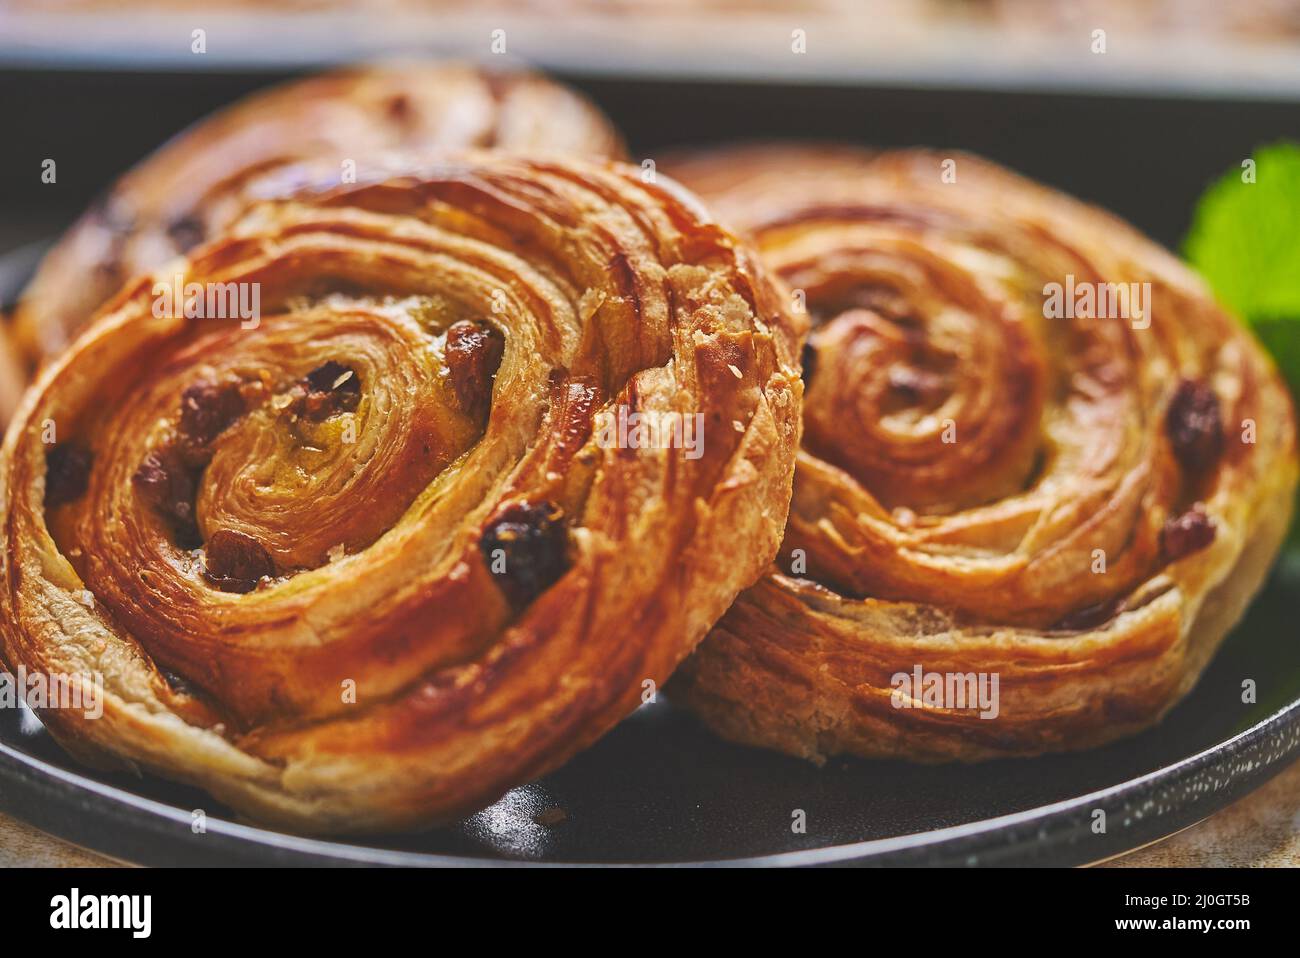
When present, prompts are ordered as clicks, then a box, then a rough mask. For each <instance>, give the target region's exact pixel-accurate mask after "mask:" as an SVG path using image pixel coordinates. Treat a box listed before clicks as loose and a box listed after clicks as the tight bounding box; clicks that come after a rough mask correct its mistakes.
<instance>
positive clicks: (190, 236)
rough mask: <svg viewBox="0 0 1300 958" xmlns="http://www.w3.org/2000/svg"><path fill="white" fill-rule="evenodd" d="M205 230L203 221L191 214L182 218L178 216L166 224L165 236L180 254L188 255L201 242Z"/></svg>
mask: <svg viewBox="0 0 1300 958" xmlns="http://www.w3.org/2000/svg"><path fill="white" fill-rule="evenodd" d="M206 233H207V230H206V229H205V228H204V226H203V220H201V219H200V218H199V217H198V216H196V215H194V214H193V213H188V214H186V215H184V216H178V217H176V218H175V219H173V220H172V221H171V222H170V223H168V224H167V236H168V238H169V239H170V240H171V241H172V245H174V246H175V247H176V249H177V250H179V251H180V252H182V253H188V252H189V251H190V250H191V249H193V248H194V247H195V246H198V245H199V244H200V243H202V242H203V237H204V236H205V235H206Z"/></svg>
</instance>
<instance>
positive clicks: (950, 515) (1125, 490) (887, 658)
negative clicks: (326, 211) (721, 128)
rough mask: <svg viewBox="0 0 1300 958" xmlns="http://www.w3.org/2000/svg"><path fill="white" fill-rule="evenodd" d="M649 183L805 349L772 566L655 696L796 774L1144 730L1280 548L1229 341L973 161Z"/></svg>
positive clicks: (898, 157) (1263, 423)
mask: <svg viewBox="0 0 1300 958" xmlns="http://www.w3.org/2000/svg"><path fill="white" fill-rule="evenodd" d="M664 168H665V169H667V170H669V171H670V172H672V173H673V174H674V175H675V176H677V177H678V178H679V179H681V181H682V182H684V183H686V184H687V185H689V186H691V187H693V188H695V189H696V190H697V191H698V192H699V194H700V195H701V196H702V197H703V198H704V199H705V201H706V202H708V203H709V204H710V205H711V207H712V208H713V210H714V212H715V213H716V214H717V215H718V216H719V217H720V218H722V219H723V220H724V221H727V222H731V223H733V224H734V225H735V226H736V227H737V228H738V229H740V230H742V231H747V232H748V233H750V234H752V236H753V237H754V239H755V241H756V243H757V244H758V246H759V248H760V251H761V255H762V256H763V258H764V260H765V262H766V263H767V265H768V266H769V267H770V268H771V269H772V270H773V271H775V272H776V273H778V274H779V275H780V276H781V277H782V278H783V279H784V280H786V282H787V283H788V284H789V285H790V287H791V288H792V289H793V291H794V293H793V295H794V296H795V297H796V298H797V299H799V300H800V301H802V302H805V303H806V308H807V311H808V313H809V315H810V317H811V323H812V330H811V333H810V337H809V342H808V345H807V348H806V351H805V354H804V363H803V367H804V376H805V379H806V381H807V391H806V394H805V402H804V407H803V417H804V435H803V443H802V448H801V450H800V454H799V462H798V467H797V472H796V478H795V491H794V500H793V504H792V506H791V513H790V520H789V526H788V528H787V530H786V536H785V541H784V544H783V546H782V549H781V556H780V558H779V559H778V562H777V564H776V565H775V566H774V567H773V569H772V570H771V572H770V573H769V574H768V575H767V576H766V577H764V579H763V580H761V582H760V583H759V584H758V585H757V586H755V587H754V588H753V589H751V590H749V591H748V592H746V593H745V594H744V595H742V596H741V598H740V599H739V600H738V601H737V602H736V604H735V606H734V607H733V608H732V609H731V610H730V612H729V613H728V614H727V616H726V617H725V618H724V619H723V620H722V621H721V622H720V623H719V625H718V626H717V628H715V629H714V630H713V632H712V633H711V635H710V637H709V638H708V639H707V640H706V641H705V643H703V645H702V646H701V648H700V650H699V651H698V652H697V653H696V654H695V655H694V656H693V657H692V658H691V659H690V660H688V662H687V663H686V664H685V665H684V667H683V669H682V672H681V677H680V679H678V680H675V689H676V691H677V693H678V694H679V695H680V696H681V697H682V698H683V699H684V700H686V701H688V702H689V703H690V704H691V705H692V706H693V707H694V708H695V709H696V710H697V711H698V712H699V713H700V714H701V715H702V716H703V717H704V718H705V719H706V720H707V721H708V722H709V723H710V724H711V725H712V726H713V727H714V728H716V729H717V730H718V731H720V732H721V733H722V734H723V735H725V736H728V737H731V738H734V739H736V740H739V741H743V742H750V743H755V744H760V745H767V746H771V747H774V748H778V749H781V750H784V751H787V752H790V753H793V754H796V755H803V756H807V757H809V758H812V759H814V760H820V759H822V758H824V757H825V756H828V755H832V754H836V753H855V754H858V755H863V756H896V757H904V758H913V759H921V760H945V759H954V758H956V759H984V758H990V757H996V756H1003V755H1026V754H1034V753H1040V752H1045V751H1051V750H1063V749H1072V748H1081V747H1086V746H1090V745H1094V744H1097V743H1101V742H1105V741H1107V740H1110V739H1114V738H1117V737H1119V736H1122V735H1125V734H1128V733H1130V732H1133V731H1135V730H1138V729H1140V728H1143V727H1145V726H1148V725H1150V724H1152V723H1153V722H1155V721H1156V720H1158V719H1159V718H1160V717H1161V715H1163V714H1164V712H1165V711H1166V710H1167V709H1168V708H1169V707H1170V706H1171V705H1172V704H1173V703H1174V702H1175V701H1177V700H1178V698H1179V697H1180V696H1182V695H1183V694H1184V693H1186V692H1187V691H1188V690H1189V688H1190V687H1191V686H1192V685H1193V684H1194V683H1195V681H1196V679H1197V677H1198V676H1199V674H1200V673H1201V671H1202V670H1203V668H1204V666H1205V665H1206V663H1207V661H1208V660H1209V658H1210V656H1211V655H1212V653H1213V651H1214V649H1215V648H1216V646H1217V645H1218V643H1219V641H1220V640H1221V639H1222V637H1223V636H1224V634H1225V632H1226V630H1227V629H1228V628H1229V627H1230V626H1231V625H1232V624H1233V622H1235V621H1236V619H1237V618H1238V617H1239V615H1240V614H1241V612H1242V611H1243V609H1244V607H1245V605H1246V603H1247V602H1248V601H1249V599H1250V597H1251V595H1252V594H1253V593H1254V591H1255V590H1256V589H1257V587H1258V586H1259V584H1260V582H1261V581H1262V578H1263V576H1264V575H1265V573H1266V571H1267V568H1268V566H1269V564H1270V562H1271V560H1272V558H1273V556H1274V555H1275V553H1276V550H1277V548H1278V545H1279V542H1280V540H1281V538H1282V537H1283V535H1284V533H1285V530H1286V527H1287V523H1288V519H1289V516H1290V511H1291V502H1292V495H1293V491H1294V488H1295V481H1296V461H1295V435H1294V422H1293V414H1292V409H1291V404H1290V399H1289V397H1288V395H1287V393H1286V391H1285V388H1284V386H1283V385H1282V384H1281V382H1280V381H1279V379H1278V377H1277V375H1276V372H1275V370H1274V369H1273V368H1272V366H1271V364H1270V362H1269V360H1268V359H1267V358H1266V357H1265V356H1264V355H1263V353H1262V352H1261V350H1260V349H1259V348H1258V347H1257V345H1256V343H1255V342H1254V341H1253V340H1252V339H1251V337H1249V336H1248V335H1247V334H1245V333H1244V332H1243V331H1242V330H1241V328H1240V327H1239V326H1238V325H1237V324H1236V323H1235V322H1234V321H1233V320H1232V319H1230V318H1229V317H1228V316H1227V315H1225V314H1224V312H1223V311H1222V310H1221V309H1220V308H1219V307H1218V306H1216V305H1215V303H1214V301H1213V299H1212V298H1211V296H1210V295H1209V294H1208V292H1207V291H1206V289H1205V288H1204V287H1203V285H1202V284H1201V282H1200V281H1199V280H1198V279H1197V278H1196V277H1195V276H1193V275H1191V274H1190V273H1189V271H1188V270H1187V269H1186V268H1184V267H1183V266H1182V265H1181V264H1180V263H1179V262H1178V261H1177V260H1176V259H1175V258H1174V257H1172V256H1170V255H1169V254H1167V253H1166V252H1164V251H1163V250H1161V249H1160V248H1158V247H1157V246H1155V245H1154V244H1153V243H1151V242H1150V241H1148V240H1147V239H1145V238H1144V237H1142V236H1140V235H1138V234H1137V233H1136V232H1135V231H1134V230H1133V229H1131V228H1130V227H1128V226H1126V225H1125V224H1124V223H1122V222H1120V221H1118V220H1116V219H1115V218H1114V217H1111V216H1108V215H1106V214H1105V213H1102V212H1100V211H1099V210H1096V209H1093V208H1091V207H1088V206H1085V205H1084V204H1082V203H1079V202H1077V201H1075V200H1072V199H1069V198H1067V197H1065V196H1062V195H1061V194H1059V193H1056V192H1054V191H1052V190H1049V189H1047V188H1044V187H1041V186H1038V185H1036V184H1034V183H1031V182H1028V181H1026V180H1025V179H1022V178H1020V177H1018V176H1015V175H1013V174H1011V173H1009V172H1007V171H1005V170H1002V169H1000V168H998V167H996V166H995V165H993V164H990V163H988V162H985V161H981V160H979V159H977V158H975V157H970V156H956V157H954V156H952V155H946V156H945V155H943V154H936V153H928V152H911V151H907V152H895V153H878V154H877V153H868V152H862V151H857V150H853V149H838V148H816V147H811V146H809V147H800V146H792V147H784V148H782V147H772V148H764V147H761V146H758V147H749V148H736V149H731V150H724V151H721V152H718V153H713V154H704V155H695V156H693V157H683V158H681V159H680V160H679V161H678V162H676V163H668V162H665V164H664ZM1108 284H1109V285H1108ZM1121 284H1124V285H1123V288H1121ZM1128 284H1133V285H1128ZM1143 284H1147V285H1143ZM1081 291H1090V292H1091V294H1092V297H1093V298H1092V299H1091V300H1089V299H1088V298H1087V293H1085V292H1081ZM1129 293H1131V296H1130V298H1129V299H1127V300H1125V299H1122V298H1121V296H1122V295H1128V294H1129ZM1058 294H1059V295H1058ZM1063 300H1065V301H1063ZM1117 304H1118V305H1122V306H1123V307H1124V308H1123V309H1119V310H1117V309H1115V308H1114V307H1115V306H1116V305H1117ZM994 677H995V678H996V679H997V681H998V686H997V690H996V693H995V694H996V698H997V701H996V702H993V703H987V704H985V703H981V704H978V705H977V704H976V702H975V700H974V698H973V697H972V695H973V693H974V691H975V687H974V686H973V685H972V684H971V683H972V680H974V681H977V682H986V684H985V685H984V686H983V687H984V688H985V689H989V690H991V689H992V688H993V686H992V682H991V679H992V678H994ZM936 682H937V683H939V684H936ZM940 693H942V694H940Z"/></svg>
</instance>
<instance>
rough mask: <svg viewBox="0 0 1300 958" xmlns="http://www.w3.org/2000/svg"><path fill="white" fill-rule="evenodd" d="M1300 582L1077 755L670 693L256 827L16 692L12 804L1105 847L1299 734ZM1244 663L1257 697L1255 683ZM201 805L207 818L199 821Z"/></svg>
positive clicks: (120, 818) (830, 854) (649, 841)
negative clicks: (526, 759) (796, 752)
mask: <svg viewBox="0 0 1300 958" xmlns="http://www.w3.org/2000/svg"><path fill="white" fill-rule="evenodd" d="M35 252H36V250H34V249H29V250H21V251H19V252H17V253H14V254H11V255H10V256H8V257H0V302H4V301H7V300H10V299H12V297H13V296H15V295H16V291H17V290H18V289H19V288H20V287H21V285H22V283H24V282H25V281H26V278H27V277H28V275H30V271H31V270H32V268H33V264H34V261H35V260H34V254H35ZM1298 587H1300V558H1298V559H1294V560H1292V561H1290V562H1284V563H1283V564H1282V565H1281V566H1279V568H1278V569H1277V570H1275V572H1274V574H1273V577H1272V579H1271V581H1270V583H1269V585H1268V587H1267V588H1266V589H1265V591H1264V593H1263V594H1262V595H1261V597H1260V598H1259V599H1258V600H1257V601H1256V603H1255V605H1254V607H1253V608H1252V610H1251V612H1250V614H1249V615H1248V617H1247V618H1246V620H1245V621H1244V622H1243V623H1242V624H1241V626H1240V627H1239V628H1238V629H1237V630H1236V631H1235V632H1234V633H1233V634H1232V635H1231V636H1230V637H1229V638H1228V640H1227V641H1226V642H1225V644H1224V646H1223V648H1222V650H1221V651H1220V653H1219V654H1218V656H1217V657H1216V658H1215V660H1214V662H1213V663H1212V664H1211V666H1210V668H1209V670H1208V671H1207V672H1206V674H1205V676H1204V677H1203V678H1202V680H1201V682H1200V684H1199V685H1198V686H1197V688H1196V689H1195V690H1194V691H1193V693H1192V694H1191V695H1190V696H1188V698H1187V699H1186V700H1185V701H1184V702H1182V703H1181V704H1180V705H1179V706H1178V707H1177V708H1176V709H1175V710H1174V711H1173V712H1172V713H1171V714H1170V715H1169V717H1168V718H1167V719H1166V720H1165V721H1164V722H1163V723H1162V724H1161V725H1160V726H1159V727H1157V728H1154V729H1152V730H1150V731H1148V732H1146V733H1144V734H1142V735H1139V736H1137V737H1135V738H1132V739H1129V740H1127V741H1124V742H1120V743H1118V744H1115V745H1111V746H1109V747H1106V748H1102V749H1097V750H1094V751H1091V752H1086V753H1081V754H1076V755H1065V756H1054V757H1048V758H1040V759H1033V760H1018V761H998V762H992V763H987V764H982V765H975V766H914V765H908V764H905V763H899V762H880V761H877V762H868V761H859V760H844V761H836V762H832V763H831V764H829V765H828V766H827V767H825V768H821V769H818V768H814V767H813V766H811V765H809V764H806V763H804V762H801V761H798V760H795V759H791V758H786V757H784V756H780V755H775V754H772V753H769V752H764V751H761V750H757V749H747V748H742V747H739V746H734V745H729V744H727V743H725V742H721V741H719V740H718V739H716V738H714V737H713V736H712V735H710V734H709V733H708V732H707V731H706V730H704V729H703V728H702V727H701V726H699V725H698V724H697V723H696V722H695V721H694V720H693V719H692V718H691V717H690V716H689V715H688V714H686V713H685V712H683V711H682V710H680V709H676V708H674V707H673V706H672V704H671V703H670V702H667V701H664V700H663V699H662V697H661V701H660V702H659V703H656V704H653V705H648V706H644V707H643V708H642V709H641V710H640V711H638V712H637V713H636V714H635V715H633V716H632V717H631V718H629V719H628V720H627V721H625V722H624V723H623V724H622V725H620V726H619V727H618V728H617V729H615V730H614V732H612V733H611V734H610V735H608V736H606V737H605V738H604V739H603V740H602V741H600V742H599V743H598V744H597V745H596V746H595V747H593V748H592V749H590V750H588V751H587V752H585V753H583V754H582V755H580V756H578V757H577V758H576V759H574V760H573V761H572V762H570V763H569V764H568V765H566V766H565V767H564V768H562V769H560V770H559V771H558V772H555V773H554V774H552V775H549V776H547V777H546V778H544V779H542V780H540V781H537V782H534V783H532V784H529V785H525V786H522V787H520V788H516V789H513V790H512V791H510V792H509V793H508V794H506V796H505V797H504V798H502V799H501V800H500V801H498V802H497V803H496V804H494V805H492V806H491V807H489V808H487V809H484V810H483V811H481V812H479V813H478V814H476V815H473V816H471V817H469V818H466V819H465V820H463V821H461V822H459V823H457V824H456V825H454V826H452V827H448V828H443V829H439V830H436V831H430V832H425V833H421V834H409V835H401V836H396V837H390V838H388V839H384V840H377V841H374V842H365V843H357V844H353V843H347V842H335V841H320V840H313V839H305V838H300V837H295V836H290V835H285V834H282V833H278V832H274V831H268V830H265V829H260V828H255V827H250V826H246V825H241V824H237V823H236V822H234V821H232V820H230V819H228V818H226V817H223V816H224V815H225V814H227V813H225V812H224V811H223V810H222V809H221V808H219V807H218V806H216V805H215V803H214V802H213V801H212V800H211V799H209V798H207V797H206V796H205V795H204V794H203V793H201V792H199V791H197V790H195V789H191V788H187V787H182V786H177V785H173V784H171V783H168V782H165V781H162V780H160V779H156V778H152V777H147V778H134V777H129V776H125V775H113V776H103V775H96V774H92V773H90V772H88V771H86V770H84V769H82V768H81V767H79V766H78V765H76V764H75V763H74V762H72V761H71V760H70V759H68V758H67V757H66V756H65V755H64V754H63V753H62V751H61V750H60V749H59V748H58V746H57V745H55V744H54V742H53V741H52V740H51V739H50V737H49V735H48V734H46V732H45V731H44V729H43V728H42V727H41V725H40V723H39V721H38V720H37V719H36V718H35V716H34V715H33V714H32V713H30V712H28V711H26V710H25V709H24V710H23V711H19V710H15V709H0V809H3V810H4V811H6V812H8V813H10V814H13V815H16V816H18V817H20V818H23V819H25V820H27V821H29V822H31V823H32V824H34V825H36V826H37V827H39V828H42V829H44V830H45V831H47V832H51V833H53V834H55V835H59V836H61V837H63V838H66V839H68V840H70V841H73V842H76V843H77V844H80V845H84V846H87V847H89V848H93V849H95V850H97V851H100V852H103V853H105V854H108V855H111V856H114V857H117V858H121V859H125V860H128V861H134V862H140V863H146V864H173V865H197V864H204V865H207V864H285V865H291V864H293V865H300V864H376V865H489V864H516V863H546V864H556V863H593V864H614V863H636V864H685V863H733V864H764V865H766V864H779V865H785V864H790V865H795V864H833V863H854V864H880V865H885V864H889V865H893V864H927V865H983V864H1058V865H1075V864H1084V863H1090V862H1096V861H1101V860H1104V859H1106V858H1109V857H1112V856H1114V855H1118V854H1121V853H1123V852H1126V851H1130V850H1132V849H1134V848H1138V847H1141V846H1142V845H1145V844H1148V843H1150V842H1153V841H1157V840H1159V839H1161V838H1164V837H1166V836H1168V835H1171V834H1173V833H1174V832H1176V831H1178V830H1180V829H1182V828H1185V827H1187V826H1188V825H1191V824H1193V823H1195V822H1197V821H1199V820H1200V819H1202V818H1204V817H1206V816H1207V815H1209V814H1211V813H1212V812H1214V811H1216V810H1218V809H1220V808H1222V807H1223V806H1225V805H1227V804H1228V803H1229V802H1231V801H1233V800H1235V799H1237V798H1240V797H1241V796H1242V795H1245V794H1246V793H1247V792H1249V791H1251V790H1252V789H1254V788H1257V787H1258V786H1260V785H1262V784H1263V783H1264V782H1266V781H1267V780H1268V779H1270V778H1271V777H1272V776H1273V775H1275V774H1276V773H1277V772H1279V771H1280V770H1281V769H1282V768H1284V767H1285V766H1286V764H1287V760H1288V759H1290V758H1292V757H1294V756H1295V755H1296V754H1297V753H1298V752H1300V656H1297V655H1296V651H1295V641H1294V631H1295V628H1294V626H1295V616H1296V611H1297V603H1296V600H1295V595H1296V589H1297V588H1298ZM1246 679H1252V680H1254V682H1255V683H1256V685H1257V690H1258V692H1257V702H1255V703H1251V704H1247V703H1243V702H1242V683H1243V681H1245V680H1246ZM195 809H203V810H204V811H205V815H206V830H205V831H203V832H200V833H196V832H195V830H194V827H193V822H194V815H193V811H194V810H195ZM556 810H559V811H556ZM796 810H803V812H804V813H805V815H806V821H807V829H806V832H805V833H803V834H796V833H795V832H794V830H793V829H792V816H793V815H794V813H795V811H796ZM1098 811H1102V812H1104V813H1105V825H1106V828H1105V831H1104V832H1099V831H1096V830H1095V829H1096V824H1097V822H1098V821H1099V820H1100V819H1099V817H1098V815H1097V812H1098ZM560 812H562V813H563V814H562V816H561V814H560ZM543 813H546V814H543ZM539 816H540V817H541V819H542V821H545V822H548V824H539V822H538V821H536V820H535V819H537V818H538V817H539ZM556 819H559V820H558V821H557V820H556Z"/></svg>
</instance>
